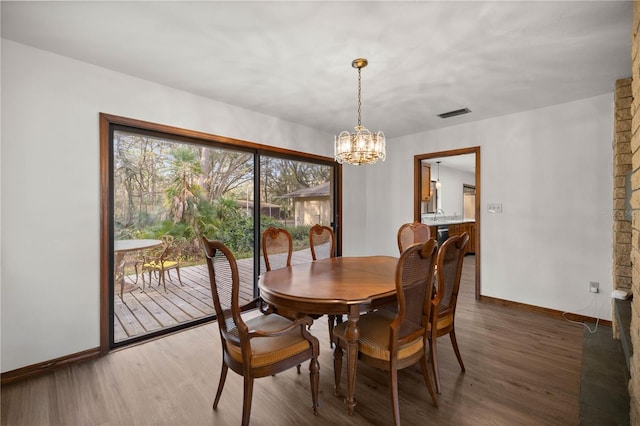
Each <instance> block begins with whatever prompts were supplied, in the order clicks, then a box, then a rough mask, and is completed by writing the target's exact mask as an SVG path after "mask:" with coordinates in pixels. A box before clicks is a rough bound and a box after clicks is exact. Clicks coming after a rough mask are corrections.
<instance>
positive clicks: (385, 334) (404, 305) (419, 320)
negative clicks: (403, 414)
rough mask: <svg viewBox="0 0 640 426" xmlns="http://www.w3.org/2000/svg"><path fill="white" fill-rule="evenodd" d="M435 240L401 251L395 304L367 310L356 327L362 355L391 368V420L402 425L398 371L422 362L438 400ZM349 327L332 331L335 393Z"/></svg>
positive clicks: (340, 327)
mask: <svg viewBox="0 0 640 426" xmlns="http://www.w3.org/2000/svg"><path fill="white" fill-rule="evenodd" d="M436 254H437V243H436V241H435V240H433V239H431V240H429V241H427V242H425V243H417V244H413V245H411V246H410V247H408V248H407V249H405V251H404V252H403V253H402V255H400V260H399V261H398V266H397V267H396V294H397V309H396V312H391V311H389V310H386V309H379V310H377V311H373V312H369V313H366V314H364V315H361V316H360V320H359V321H358V328H359V329H360V337H359V339H358V359H359V360H361V361H364V362H365V363H367V364H369V365H371V366H373V367H376V368H379V369H382V370H385V371H388V372H389V380H388V382H389V391H390V394H391V411H392V413H393V423H394V424H395V425H399V424H400V407H399V403H398V370H400V369H403V368H406V367H409V366H412V365H414V364H416V363H417V362H420V367H421V370H422V376H423V378H424V381H425V384H426V385H427V389H428V391H429V394H430V395H431V400H432V402H433V405H434V406H436V407H437V406H438V400H437V398H436V394H435V392H434V390H433V385H432V384H431V378H430V377H429V369H428V367H427V350H426V343H427V337H428V333H427V326H428V324H429V315H430V311H431V307H432V305H431V297H432V294H433V285H431V282H432V280H433V271H434V267H435V264H436ZM347 326H348V323H342V324H340V325H338V326H336V328H335V329H334V330H333V332H334V337H335V339H336V348H335V350H334V355H333V365H334V375H335V384H336V385H335V386H336V392H339V390H340V377H341V374H342V352H343V349H346V346H347V344H348V343H347Z"/></svg>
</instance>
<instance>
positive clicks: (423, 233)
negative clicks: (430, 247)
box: [398, 222, 431, 253]
mask: <svg viewBox="0 0 640 426" xmlns="http://www.w3.org/2000/svg"><path fill="white" fill-rule="evenodd" d="M430 238H431V228H430V227H429V226H428V225H425V224H424V223H420V222H413V223H405V224H403V225H402V226H400V228H399V229H398V249H399V250H400V253H402V252H403V250H404V249H405V248H407V247H409V246H410V245H412V244H415V243H424V242H425V241H428V240H429V239H430Z"/></svg>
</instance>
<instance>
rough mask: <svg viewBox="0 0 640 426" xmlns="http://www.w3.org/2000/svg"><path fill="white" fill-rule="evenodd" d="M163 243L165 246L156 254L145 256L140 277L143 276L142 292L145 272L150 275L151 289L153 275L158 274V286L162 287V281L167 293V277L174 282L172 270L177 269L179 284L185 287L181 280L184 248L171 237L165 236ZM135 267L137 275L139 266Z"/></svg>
mask: <svg viewBox="0 0 640 426" xmlns="http://www.w3.org/2000/svg"><path fill="white" fill-rule="evenodd" d="M162 242H163V244H162V246H161V248H160V249H159V250H158V251H156V252H155V253H154V252H153V251H151V254H145V255H143V259H142V262H141V269H140V271H141V272H140V275H141V276H142V291H144V287H145V280H144V273H145V272H148V273H149V287H151V274H152V273H155V274H158V286H160V281H161V280H162V286H163V287H164V291H165V293H166V292H167V281H166V277H165V275H166V276H168V277H169V280H170V281H173V279H172V278H171V270H174V269H175V271H176V275H178V282H179V283H180V286H181V287H182V286H183V284H182V279H181V278H180V256H181V252H182V247H181V245H180V244H179V242H178V241H176V240H175V238H174V237H173V236H171V235H165V236H163V237H162ZM135 266H136V274H137V272H138V264H137V263H136V265H135Z"/></svg>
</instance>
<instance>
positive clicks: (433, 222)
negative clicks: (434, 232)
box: [422, 218, 475, 226]
mask: <svg viewBox="0 0 640 426" xmlns="http://www.w3.org/2000/svg"><path fill="white" fill-rule="evenodd" d="M422 223H424V224H425V225H429V226H445V225H446V226H448V225H459V224H462V223H475V219H438V220H433V219H427V218H422Z"/></svg>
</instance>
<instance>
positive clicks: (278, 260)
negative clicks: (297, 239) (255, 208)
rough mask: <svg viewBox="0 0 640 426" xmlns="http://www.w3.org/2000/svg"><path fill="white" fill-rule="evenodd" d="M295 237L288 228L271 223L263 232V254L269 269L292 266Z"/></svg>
mask: <svg viewBox="0 0 640 426" xmlns="http://www.w3.org/2000/svg"><path fill="white" fill-rule="evenodd" d="M292 254H293V239H292V238H291V234H289V232H288V231H287V230H286V229H283V228H276V227H275V226H273V225H271V226H269V227H268V228H267V229H265V230H264V232H263V233H262V256H263V258H264V266H265V269H266V270H267V271H271V270H272V269H280V268H286V267H287V266H291V256H292Z"/></svg>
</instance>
